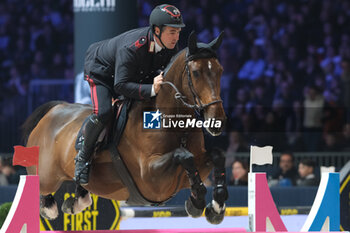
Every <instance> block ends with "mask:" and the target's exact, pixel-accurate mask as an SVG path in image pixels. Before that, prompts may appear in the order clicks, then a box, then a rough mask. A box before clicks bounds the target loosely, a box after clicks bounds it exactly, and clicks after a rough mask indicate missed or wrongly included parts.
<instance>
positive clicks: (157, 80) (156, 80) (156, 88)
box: [153, 72, 163, 94]
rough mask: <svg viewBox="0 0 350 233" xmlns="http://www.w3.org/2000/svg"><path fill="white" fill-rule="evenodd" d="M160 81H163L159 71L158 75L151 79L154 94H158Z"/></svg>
mask: <svg viewBox="0 0 350 233" xmlns="http://www.w3.org/2000/svg"><path fill="white" fill-rule="evenodd" d="M162 82H163V72H162V73H160V74H159V75H158V76H156V77H155V78H154V79H153V88H154V92H155V93H156V94H158V92H159V89H160V85H161V83H162Z"/></svg>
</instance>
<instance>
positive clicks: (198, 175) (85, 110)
mask: <svg viewBox="0 0 350 233" xmlns="http://www.w3.org/2000/svg"><path fill="white" fill-rule="evenodd" d="M222 36H223V34H222V33H221V34H220V35H219V36H218V37H217V38H216V39H214V40H213V41H212V42H210V43H208V44H205V43H197V38H196V35H195V34H194V33H191V35H190V36H189V39H188V47H187V48H186V49H184V50H182V51H180V52H179V53H178V54H177V55H175V56H174V58H173V59H172V61H171V63H170V64H169V65H168V67H167V68H166V69H165V73H164V83H163V85H162V86H161V88H160V91H159V93H158V94H157V96H156V97H155V98H152V99H151V100H145V101H134V102H133V104H132V107H131V108H130V110H129V112H128V120H127V123H126V125H125V129H124V132H123V134H122V137H121V139H120V142H119V144H118V145H116V146H117V149H118V151H119V152H120V154H121V157H122V160H123V161H124V163H125V164H126V167H127V169H128V170H129V171H130V173H131V175H132V178H133V180H134V182H135V184H136V186H137V187H138V189H139V191H140V193H141V194H142V195H143V196H144V197H145V198H146V199H147V200H151V201H153V202H159V203H162V202H164V201H165V200H168V199H169V198H170V197H172V196H173V195H174V194H175V193H177V192H178V191H179V190H181V189H183V188H188V187H190V188H191V196H190V197H189V199H188V200H187V201H186V202H185V208H186V210H187V212H188V214H189V215H190V216H192V217H199V216H201V215H202V213H203V210H204V208H205V205H206V201H205V194H206V187H205V186H204V184H203V182H202V180H204V179H206V178H207V177H208V175H209V173H210V172H211V170H212V169H213V168H214V177H215V184H214V191H213V201H212V202H210V203H209V204H208V206H207V208H206V211H205V214H206V217H207V220H208V221H209V222H211V223H213V224H219V223H220V222H221V221H222V220H223V217H224V212H225V200H227V198H228V192H227V188H226V184H225V167H224V166H225V165H224V164H225V158H224V156H223V155H222V153H219V152H218V151H216V152H214V153H212V154H209V153H207V152H206V150H205V145H204V135H203V129H201V128H195V127H190V128H182V129H180V128H178V129H176V130H174V129H173V130H172V131H171V130H170V129H169V130H168V129H161V130H155V129H153V130H146V129H143V111H144V109H145V107H147V108H148V109H153V111H156V110H159V112H161V113H162V114H164V115H170V114H180V115H188V114H190V115H195V112H197V113H198V114H199V115H201V116H202V117H203V118H204V119H205V120H210V119H215V120H216V121H219V122H221V123H222V124H218V125H217V126H215V127H214V126H213V125H209V126H208V125H207V126H206V128H205V130H206V131H208V132H209V133H210V134H212V135H214V136H216V135H219V134H220V133H221V131H222V128H223V127H222V125H223V123H224V122H225V120H226V116H225V112H224V109H223V105H222V100H221V98H220V77H221V74H222V71H223V68H222V66H221V65H220V63H219V61H218V59H217V56H216V52H215V51H216V50H217V49H218V48H219V46H220V44H221V42H222ZM91 112H92V107H91V106H90V105H82V104H71V103H66V102H63V101H52V102H49V103H46V104H44V105H42V106H40V107H38V108H37V109H36V110H35V111H34V112H33V113H32V115H31V116H29V118H28V119H27V120H26V122H25V123H24V125H23V129H24V137H25V138H26V141H27V143H26V146H27V147H30V146H39V147H40V154H39V165H38V166H39V168H38V173H39V176H40V194H41V196H40V200H41V205H40V214H41V216H43V217H44V218H47V219H50V220H52V219H55V218H57V216H58V208H57V203H56V201H55V199H54V197H53V196H52V194H51V193H53V192H55V191H57V190H58V189H59V187H60V186H61V184H62V183H63V182H64V181H67V180H68V181H70V180H72V179H73V177H74V157H75V155H76V153H77V151H76V149H75V141H76V138H77V135H78V131H79V129H80V127H81V125H82V123H83V121H84V120H85V118H86V117H87V116H88V115H89V114H91ZM204 125H205V124H204ZM27 172H28V174H29V175H33V174H35V173H36V167H35V166H32V167H29V168H27ZM90 192H91V193H94V194H96V195H98V196H100V197H104V198H108V199H114V200H127V199H128V198H129V191H128V189H127V187H126V186H125V185H124V184H123V183H122V182H121V179H120V176H119V174H118V173H117V172H116V171H115V168H114V166H113V163H112V159H111V152H110V151H109V150H101V151H97V152H96V154H95V156H94V159H93V161H92V166H91V173H90V181H89V183H88V185H86V186H84V187H82V186H79V185H78V186H77V188H76V196H75V198H73V199H67V200H66V201H65V202H64V203H63V205H62V211H64V212H65V213H69V214H76V213H79V212H81V211H82V210H83V209H85V208H86V207H88V206H89V205H91V203H92V201H91V197H90Z"/></svg>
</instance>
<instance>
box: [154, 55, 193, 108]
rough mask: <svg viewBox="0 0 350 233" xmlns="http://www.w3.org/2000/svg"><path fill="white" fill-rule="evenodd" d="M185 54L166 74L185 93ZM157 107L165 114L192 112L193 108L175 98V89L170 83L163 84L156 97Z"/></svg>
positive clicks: (166, 78) (167, 78) (167, 79)
mask: <svg viewBox="0 0 350 233" xmlns="http://www.w3.org/2000/svg"><path fill="white" fill-rule="evenodd" d="M184 59H185V54H184V53H183V54H180V55H179V57H178V58H177V60H176V61H174V63H173V65H172V67H170V69H169V71H168V72H167V74H166V77H165V80H164V81H168V82H171V83H173V84H174V85H175V86H176V88H177V89H178V90H179V92H180V93H181V94H182V95H184V94H185V91H184V85H183V84H184V83H183V76H184V75H185V63H184V61H183V60H184ZM156 108H158V109H159V110H160V111H161V112H162V113H165V114H176V113H183V114H186V113H187V114H188V113H191V111H192V110H191V109H189V108H187V107H185V106H184V105H183V104H182V102H181V101H180V100H178V99H175V90H174V88H172V87H171V86H170V85H169V84H163V85H162V87H161V88H160V90H159V92H158V94H157V98H156Z"/></svg>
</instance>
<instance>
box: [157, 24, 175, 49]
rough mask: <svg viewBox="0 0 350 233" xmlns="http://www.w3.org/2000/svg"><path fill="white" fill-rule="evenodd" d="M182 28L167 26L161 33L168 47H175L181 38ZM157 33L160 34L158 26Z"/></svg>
mask: <svg viewBox="0 0 350 233" xmlns="http://www.w3.org/2000/svg"><path fill="white" fill-rule="evenodd" d="M180 31H181V28H175V27H169V26H165V27H164V28H163V32H162V35H161V39H162V42H163V44H164V45H165V46H166V47H167V48H168V49H173V48H175V46H176V43H177V41H178V40H179V36H180ZM155 32H156V34H158V35H159V32H160V31H159V28H156V31H155Z"/></svg>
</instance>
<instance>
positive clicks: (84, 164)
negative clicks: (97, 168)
mask: <svg viewBox="0 0 350 233" xmlns="http://www.w3.org/2000/svg"><path fill="white" fill-rule="evenodd" d="M83 127H84V129H83V137H84V139H83V145H82V148H81V149H80V150H79V152H78V154H77V156H75V159H74V160H75V172H74V176H75V178H74V179H75V181H76V182H77V183H78V184H80V185H86V184H88V183H89V172H90V164H91V159H90V158H91V155H92V152H93V150H94V148H95V144H96V141H97V139H98V136H99V135H100V133H101V131H102V130H103V128H104V124H102V122H101V121H99V120H98V118H97V116H96V115H95V114H92V115H90V116H89V117H88V120H87V122H86V124H85V125H84V126H83Z"/></svg>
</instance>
